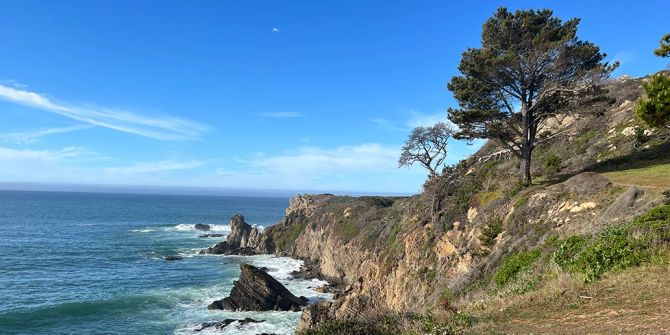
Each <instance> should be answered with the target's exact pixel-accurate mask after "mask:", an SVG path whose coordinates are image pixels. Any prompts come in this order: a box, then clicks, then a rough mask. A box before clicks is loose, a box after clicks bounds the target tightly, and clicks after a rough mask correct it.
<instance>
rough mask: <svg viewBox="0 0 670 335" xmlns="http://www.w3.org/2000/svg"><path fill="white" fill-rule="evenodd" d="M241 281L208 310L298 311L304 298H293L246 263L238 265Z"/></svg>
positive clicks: (304, 302)
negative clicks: (228, 294)
mask: <svg viewBox="0 0 670 335" xmlns="http://www.w3.org/2000/svg"><path fill="white" fill-rule="evenodd" d="M240 270H242V273H241V274H240V279H239V280H237V281H235V286H234V287H233V289H232V290H231V291H230V296H228V297H226V298H223V299H221V300H217V301H214V302H212V303H211V304H210V305H209V306H207V308H208V309H225V310H236V311H237V310H241V311H298V310H300V309H301V308H302V307H303V306H305V305H307V302H308V301H307V298H305V297H300V298H298V297H296V296H295V295H293V293H291V292H290V291H289V290H288V289H286V287H284V285H282V284H281V283H280V282H278V281H277V280H276V279H274V278H272V276H270V275H269V274H267V273H266V272H264V271H262V270H260V269H258V268H256V267H255V266H252V265H249V264H244V263H242V264H240Z"/></svg>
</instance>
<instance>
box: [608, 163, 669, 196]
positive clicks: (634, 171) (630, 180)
mask: <svg viewBox="0 0 670 335" xmlns="http://www.w3.org/2000/svg"><path fill="white" fill-rule="evenodd" d="M602 175H603V176H605V177H607V178H608V179H609V180H611V181H612V182H613V183H615V184H620V185H638V186H644V187H654V188H663V189H667V188H670V163H667V162H666V163H661V164H655V165H649V166H645V167H639V168H630V169H624V170H619V171H611V172H604V173H602Z"/></svg>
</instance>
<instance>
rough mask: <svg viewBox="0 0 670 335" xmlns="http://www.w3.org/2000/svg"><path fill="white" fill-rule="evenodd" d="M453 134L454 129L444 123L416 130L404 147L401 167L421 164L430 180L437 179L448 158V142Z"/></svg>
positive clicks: (399, 161) (401, 155)
mask: <svg viewBox="0 0 670 335" xmlns="http://www.w3.org/2000/svg"><path fill="white" fill-rule="evenodd" d="M453 134H454V129H453V128H452V127H450V126H448V125H447V124H445V123H442V122H438V123H437V124H435V125H433V126H430V127H416V128H414V130H413V131H412V133H411V134H410V135H409V138H407V141H406V142H405V144H404V145H403V146H402V153H401V154H400V159H398V165H399V167H404V166H410V165H412V164H414V163H419V164H421V165H422V166H423V167H424V168H426V170H428V173H429V176H430V178H433V177H435V176H436V175H437V169H439V168H440V166H442V164H444V160H445V159H446V158H447V141H448V140H449V138H451V136H452V135H453Z"/></svg>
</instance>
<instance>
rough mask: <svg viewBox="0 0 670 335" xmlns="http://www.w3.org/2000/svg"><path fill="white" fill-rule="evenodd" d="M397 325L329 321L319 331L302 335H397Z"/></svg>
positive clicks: (302, 333)
mask: <svg viewBox="0 0 670 335" xmlns="http://www.w3.org/2000/svg"><path fill="white" fill-rule="evenodd" d="M397 333H398V327H397V325H395V324H393V323H391V322H388V323H385V322H369V321H358V320H328V321H326V322H324V323H323V324H322V325H321V326H319V327H318V328H317V329H310V330H306V331H304V332H301V333H300V334H301V335H387V334H397Z"/></svg>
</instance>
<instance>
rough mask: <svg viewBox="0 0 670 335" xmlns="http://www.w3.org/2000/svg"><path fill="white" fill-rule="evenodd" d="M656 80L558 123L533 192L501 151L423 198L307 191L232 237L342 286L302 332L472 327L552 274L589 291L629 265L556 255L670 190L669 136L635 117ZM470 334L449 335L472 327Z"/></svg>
mask: <svg viewBox="0 0 670 335" xmlns="http://www.w3.org/2000/svg"><path fill="white" fill-rule="evenodd" d="M644 80H645V79H644V78H640V79H630V78H622V79H618V80H614V81H612V82H611V83H609V85H608V89H609V90H610V99H609V100H608V101H604V102H601V103H600V104H598V105H594V106H588V109H587V110H585V111H583V112H582V113H580V114H579V116H578V117H573V116H570V117H567V116H566V117H562V116H557V117H556V118H555V119H553V120H552V122H550V123H549V125H548V127H552V128H553V129H552V131H551V133H552V134H558V135H555V136H552V137H546V138H544V139H543V140H542V141H543V142H542V144H541V145H540V146H538V148H537V149H536V151H535V156H534V162H535V165H533V166H532V171H533V174H534V176H535V180H536V183H535V184H534V185H533V186H531V187H527V188H523V187H520V186H519V185H517V184H516V177H515V175H516V172H517V171H518V169H517V166H518V162H517V161H516V160H515V159H512V158H511V157H510V156H509V155H505V154H504V149H503V148H502V147H500V146H499V145H497V144H496V143H495V142H493V141H490V142H489V143H487V144H486V145H485V146H484V147H483V148H482V149H481V150H479V152H478V153H477V154H475V155H474V156H472V157H470V158H468V159H467V160H465V161H462V162H461V163H460V164H458V165H457V166H455V167H453V168H452V169H448V170H445V171H444V172H443V173H442V174H441V175H439V176H437V177H435V178H433V179H431V180H429V181H427V182H426V184H425V185H424V190H423V192H422V193H420V194H418V195H415V196H411V197H357V198H355V197H346V196H333V195H298V196H296V197H295V198H293V199H292V200H291V201H290V204H289V207H288V208H287V209H286V213H285V216H284V218H283V219H282V220H281V221H280V222H279V223H278V224H277V225H274V226H271V227H268V228H266V229H265V230H264V231H263V232H262V234H258V232H253V231H252V230H249V229H247V228H244V227H242V226H240V227H238V228H239V229H235V228H234V230H233V233H232V234H231V236H235V238H234V239H235V241H238V240H239V243H237V242H234V243H231V241H230V239H231V237H229V241H228V244H229V245H230V247H229V248H230V249H229V250H232V249H239V250H253V252H254V253H273V254H278V255H285V256H290V257H295V258H299V259H304V260H309V261H310V262H309V263H310V264H313V265H314V266H315V268H316V271H318V273H319V275H320V276H322V277H323V278H324V279H326V280H328V281H329V282H330V283H331V284H333V285H335V286H336V287H339V288H340V290H339V293H338V294H337V295H336V299H335V300H334V301H333V302H325V301H324V302H320V303H319V304H317V305H311V306H309V307H307V308H306V309H305V310H304V311H303V315H302V318H301V321H300V323H299V325H298V331H304V330H309V329H315V328H318V327H319V326H320V325H322V324H324V323H325V322H328V320H379V319H380V318H384V317H386V316H388V315H405V314H407V313H411V314H424V315H431V316H435V315H438V316H439V315H444V316H445V317H446V318H447V319H448V318H451V320H459V319H458V318H459V317H460V316H461V315H463V314H459V313H461V311H468V310H470V309H471V308H473V307H472V306H473V305H476V304H481V305H482V306H498V305H496V304H498V303H499V301H500V300H501V297H503V298H505V297H509V298H510V299H511V301H517V300H519V299H517V298H515V297H517V296H524V294H526V293H528V292H533V291H539V290H540V289H541V288H543V287H549V286H551V285H554V284H548V283H550V282H552V280H555V279H551V278H555V277H561V276H564V275H565V276H568V275H569V273H579V275H580V276H581V274H582V273H581V272H579V271H583V278H584V281H585V282H588V281H594V280H596V279H598V278H600V276H602V275H603V273H605V272H606V271H608V269H609V268H616V267H617V266H618V265H617V266H615V265H611V264H609V263H607V264H606V265H598V266H600V269H599V270H598V269H596V270H593V271H596V272H593V271H592V272H593V273H591V274H589V273H587V272H588V271H591V270H592V269H581V270H574V268H570V267H568V266H565V267H564V268H563V267H562V265H561V264H559V263H560V262H561V260H560V259H559V258H556V257H557V256H556V254H560V252H563V251H562V250H563V249H562V248H568V247H570V245H571V244H570V243H572V242H570V241H572V240H573V239H574V240H576V239H579V240H580V241H581V240H584V241H586V242H583V243H584V245H585V246H588V245H589V243H597V239H598V238H600V237H599V236H601V234H603V232H608V231H609V230H610V229H613V227H619V226H620V225H624V224H626V223H627V222H631V221H632V220H634V218H636V217H638V216H640V215H642V214H644V213H646V212H648V211H650V210H651V209H653V208H655V207H657V206H660V205H662V204H663V202H664V201H665V200H664V195H663V194H662V191H664V190H665V189H668V188H670V184H664V183H668V182H670V180H669V179H670V178H668V177H670V175H668V174H666V175H665V176H666V177H665V179H663V178H660V179H658V178H655V177H654V173H655V172H654V171H656V170H654V169H655V167H658V166H659V165H660V166H667V164H668V163H669V162H670V156H669V155H668V154H667V152H668V151H667V150H668V149H670V147H669V146H668V140H669V139H670V131H668V130H667V129H661V130H659V129H656V130H653V131H652V130H649V129H645V128H643V127H642V126H641V125H640V124H639V123H638V121H636V119H635V118H634V116H633V107H634V104H633V101H634V100H635V99H636V98H637V97H638V96H640V94H641V93H640V92H641V90H640V86H641V83H642V82H643V81H644ZM585 108H587V107H585ZM540 132H542V130H540ZM647 170H650V171H649V175H646V174H644V173H643V174H632V173H631V174H629V173H627V172H629V171H637V172H640V171H642V172H644V171H647ZM669 220H670V218H669ZM622 227H623V226H622ZM622 229H623V228H622ZM664 229H665V228H664ZM240 232H243V233H240ZM638 234H643V233H639V232H638ZM633 235H634V234H631V236H633ZM245 236H248V237H245ZM631 238H633V239H634V237H631ZM566 241H568V242H569V243H568V242H566ZM631 241H633V240H631ZM580 243H581V242H580ZM626 243H631V244H633V242H626ZM585 257H586V256H585ZM557 259H558V260H557ZM515 262H516V263H515ZM642 263H644V261H643V260H642V261H640V262H638V263H635V264H642ZM608 264H609V265H608ZM608 266H609V267H608ZM620 267H621V268H623V267H624V266H620ZM598 271H599V272H598ZM552 276H553V277H552ZM589 276H591V277H589ZM548 278H549V279H548ZM580 278H581V277H580ZM525 296H532V295H531V294H526V295H525ZM514 299H516V300H514ZM494 302H495V303H494ZM478 306H479V305H478ZM480 307H481V306H480ZM477 308H479V307H477ZM487 308H489V307H482V309H481V310H487ZM489 309H490V308H489ZM464 324H465V326H464ZM464 324H454V323H451V324H450V325H449V326H448V327H449V329H450V331H454V329H457V328H459V327H470V326H471V322H469V321H468V322H465V323H464ZM470 331H472V332H475V333H476V329H474V328H473V329H471V330H470Z"/></svg>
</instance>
